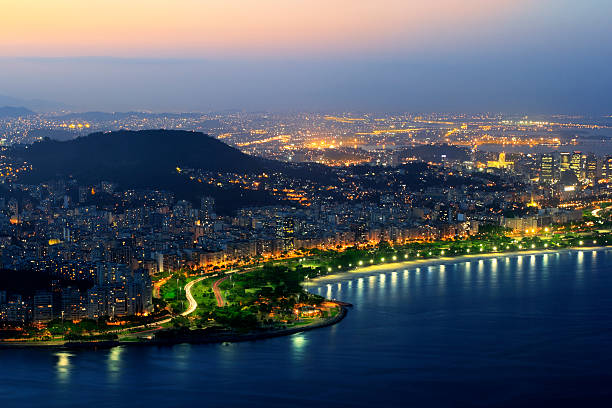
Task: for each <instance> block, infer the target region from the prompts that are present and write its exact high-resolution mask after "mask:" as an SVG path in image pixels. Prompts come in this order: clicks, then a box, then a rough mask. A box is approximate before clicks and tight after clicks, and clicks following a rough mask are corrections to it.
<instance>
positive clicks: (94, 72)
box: [0, 0, 612, 114]
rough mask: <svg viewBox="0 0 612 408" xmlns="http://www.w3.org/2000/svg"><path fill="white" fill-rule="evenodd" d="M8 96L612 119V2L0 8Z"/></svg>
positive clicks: (414, 0) (107, 103)
mask: <svg viewBox="0 0 612 408" xmlns="http://www.w3.org/2000/svg"><path fill="white" fill-rule="evenodd" d="M0 10H1V13H0V73H1V74H0V95H10V96H13V97H19V98H25V99H34V98H42V99H49V100H54V101H60V102H62V103H65V104H67V105H69V106H71V107H72V108H73V109H76V110H113V111H118V110H128V109H146V110H156V111H184V110H200V111H208V110H221V109H228V108H230V109H231V108H238V109H246V110H299V109H306V110H318V109H334V110H377V111H383V110H387V111H388V110H391V111H436V110H437V111H507V112H513V113H549V112H564V113H574V112H576V113H583V112H587V113H596V114H612V75H610V74H609V73H610V72H612V70H611V68H610V67H612V25H610V24H609V20H610V19H611V18H612V2H611V1H609V0H581V1H570V0H148V1H143V0H129V1H126V0H106V1H100V0H87V1H82V0H54V1H48V0H19V1H14V0H0Z"/></svg>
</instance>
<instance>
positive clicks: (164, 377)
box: [0, 250, 612, 408]
mask: <svg viewBox="0 0 612 408" xmlns="http://www.w3.org/2000/svg"><path fill="white" fill-rule="evenodd" d="M311 290H312V291H314V292H315V293H319V294H321V295H324V296H327V297H334V298H338V299H342V300H345V301H348V302H351V303H354V304H355V307H354V308H353V309H352V310H351V311H350V313H349V315H348V317H347V318H346V319H345V320H344V321H342V322H341V323H340V324H338V325H336V326H333V327H330V328H325V329H320V330H315V331H312V332H308V333H303V334H297V335H293V336H290V337H284V338H277V339H272V340H265V341H258V342H249V343H239V344H227V345H204V346H191V345H179V346H174V347H146V348H124V347H119V348H115V349H112V350H106V351H98V352H94V351H78V352H57V351H48V350H0V407H3V408H5V407H13V406H19V407H30V406H45V407H70V406H79V407H82V406H85V407H86V406H92V407H93V406H95V407H121V406H129V407H157V406H164V407H185V406H194V407H195V406H198V407H221V406H223V407H234V406H246V405H248V406H251V407H294V406H307V407H315V406H316V407H319V406H328V407H353V406H355V407H391V406H397V407H403V406H414V407H435V406H449V407H450V406H482V407H488V406H508V407H510V406H553V405H554V406H611V404H612V400H611V399H610V398H611V397H612V296H611V295H612V251H608V250H606V251H591V250H585V251H581V252H571V253H570V252H561V253H558V254H554V253H553V254H543V255H533V256H532V255H523V256H510V257H501V258H497V259H482V260H478V259H472V260H470V261H469V262H466V261H462V262H460V263H457V264H447V265H439V266H421V267H420V268H416V267H412V268H409V269H406V270H404V269H390V270H384V271H381V272H377V273H375V274H372V275H351V276H350V277H347V278H344V279H342V280H339V281H334V282H331V283H330V284H328V283H327V282H321V283H320V284H319V286H314V287H312V288H311Z"/></svg>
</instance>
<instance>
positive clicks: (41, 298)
mask: <svg viewBox="0 0 612 408" xmlns="http://www.w3.org/2000/svg"><path fill="white" fill-rule="evenodd" d="M32 306H33V311H32V312H33V313H32V314H33V318H34V321H35V322H49V321H51V320H53V294H52V293H51V292H48V291H37V292H36V293H35V294H34V299H33V303H32Z"/></svg>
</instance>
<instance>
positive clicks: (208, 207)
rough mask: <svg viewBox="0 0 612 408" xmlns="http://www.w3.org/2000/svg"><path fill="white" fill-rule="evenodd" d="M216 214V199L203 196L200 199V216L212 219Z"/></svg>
mask: <svg viewBox="0 0 612 408" xmlns="http://www.w3.org/2000/svg"><path fill="white" fill-rule="evenodd" d="M214 215H215V199H214V198H212V197H202V200H201V201H200V218H202V219H210V218H214Z"/></svg>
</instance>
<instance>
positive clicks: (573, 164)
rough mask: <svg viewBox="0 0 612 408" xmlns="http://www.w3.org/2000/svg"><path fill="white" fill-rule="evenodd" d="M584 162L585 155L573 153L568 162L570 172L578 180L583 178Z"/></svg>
mask: <svg viewBox="0 0 612 408" xmlns="http://www.w3.org/2000/svg"><path fill="white" fill-rule="evenodd" d="M585 162H586V155H585V154H582V152H573V153H572V157H571V160H570V170H572V171H573V172H574V174H575V175H576V177H578V180H582V179H584V177H585V174H584V168H585Z"/></svg>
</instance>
